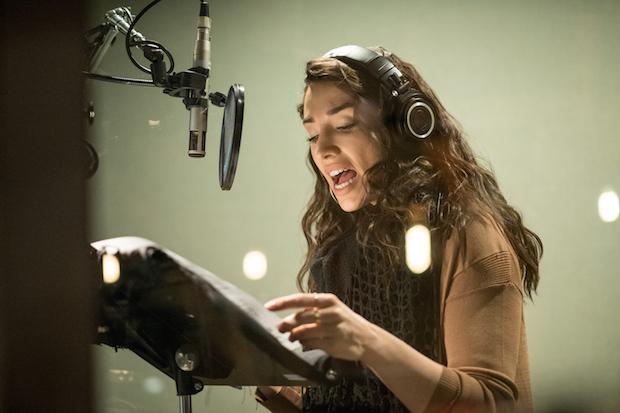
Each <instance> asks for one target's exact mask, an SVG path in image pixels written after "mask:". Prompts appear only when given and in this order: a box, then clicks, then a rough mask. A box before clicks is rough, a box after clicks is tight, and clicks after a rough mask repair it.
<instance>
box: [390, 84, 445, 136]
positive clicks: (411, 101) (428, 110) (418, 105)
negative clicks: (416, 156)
mask: <svg viewBox="0 0 620 413" xmlns="http://www.w3.org/2000/svg"><path fill="white" fill-rule="evenodd" d="M396 113H397V114H398V115H397V127H398V129H399V131H400V132H401V133H402V134H403V135H405V136H407V137H410V138H413V139H422V140H423V139H426V138H428V137H430V136H431V135H432V134H433V132H434V130H435V123H436V116H435V111H434V110H433V106H432V105H431V103H430V102H429V101H428V100H426V98H425V97H424V95H422V94H421V93H420V92H418V91H415V90H412V91H411V92H410V93H406V94H405V95H403V96H401V97H400V99H399V103H398V108H397V111H396Z"/></svg>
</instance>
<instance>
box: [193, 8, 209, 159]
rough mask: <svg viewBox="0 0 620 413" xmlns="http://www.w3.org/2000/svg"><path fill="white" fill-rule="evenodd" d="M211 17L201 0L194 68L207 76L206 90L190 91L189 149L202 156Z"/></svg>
mask: <svg viewBox="0 0 620 413" xmlns="http://www.w3.org/2000/svg"><path fill="white" fill-rule="evenodd" d="M210 31H211V19H210V17H209V4H208V3H207V1H206V0H201V1H200V15H199V16H198V31H197V34H196V46H195V48H194V61H193V67H192V70H193V71H195V72H199V73H201V74H203V75H205V76H206V81H205V87H204V90H197V89H194V90H192V91H191V92H190V96H189V98H190V101H193V102H192V103H191V104H190V105H189V106H188V109H189V149H188V155H189V156H191V157H196V158H201V157H204V156H205V144H206V139H207V116H208V112H209V106H208V104H209V100H208V96H209V71H210V70H211V33H210Z"/></svg>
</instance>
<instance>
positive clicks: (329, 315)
mask: <svg viewBox="0 0 620 413" xmlns="http://www.w3.org/2000/svg"><path fill="white" fill-rule="evenodd" d="M340 321H342V318H341V317H340V312H338V311H333V310H330V309H320V308H309V309H306V310H303V311H298V312H296V313H294V314H291V315H289V316H287V317H285V318H284V319H282V321H281V322H280V324H279V325H278V330H279V331H280V332H281V333H284V332H287V331H290V330H292V329H294V328H295V327H298V326H300V325H302V324H311V323H316V324H322V325H329V324H337V323H339V322H340Z"/></svg>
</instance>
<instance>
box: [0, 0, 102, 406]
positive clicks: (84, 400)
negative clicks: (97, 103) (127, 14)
mask: <svg viewBox="0 0 620 413" xmlns="http://www.w3.org/2000/svg"><path fill="white" fill-rule="evenodd" d="M1 7H2V16H1V20H0V38H1V39H2V40H0V41H1V42H2V43H1V47H2V49H1V50H0V59H1V64H0V103H1V106H0V112H1V113H2V123H1V126H0V128H1V131H2V132H1V147H0V157H1V158H0V208H1V211H0V212H1V213H2V221H1V223H0V225H1V226H0V243H1V244H0V270H1V274H0V329H1V330H0V411H1V412H20V413H21V412H80V413H82V412H88V411H91V410H92V390H91V381H92V380H91V374H92V366H91V356H90V346H89V344H88V343H89V341H90V340H89V338H90V336H91V330H92V328H91V324H92V323H91V319H92V316H93V311H92V308H91V307H92V303H93V300H92V290H91V285H92V282H91V280H92V277H89V276H88V274H87V272H86V262H85V260H86V257H85V251H86V247H85V246H86V236H85V222H86V216H85V214H86V208H85V189H84V186H85V182H84V178H83V176H82V175H83V174H82V163H81V155H82V151H83V149H82V143H81V140H82V135H83V130H82V127H83V125H82V118H81V116H82V115H81V110H82V81H81V77H80V74H79V72H80V66H81V59H82V50H81V47H82V45H81V33H82V22H83V16H84V4H83V2H81V1H77V0H76V1H66V2H61V3H58V2H45V1H41V2H33V1H13V2H6V1H5V2H3V3H2V6H1Z"/></svg>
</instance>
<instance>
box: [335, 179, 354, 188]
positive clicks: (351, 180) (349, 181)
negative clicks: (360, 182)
mask: <svg viewBox="0 0 620 413" xmlns="http://www.w3.org/2000/svg"><path fill="white" fill-rule="evenodd" d="M351 182H353V178H351V179H349V180H348V181H347V182H343V183H341V184H336V185H334V188H336V189H342V188H344V187H345V186H349V185H350V184H351Z"/></svg>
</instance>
